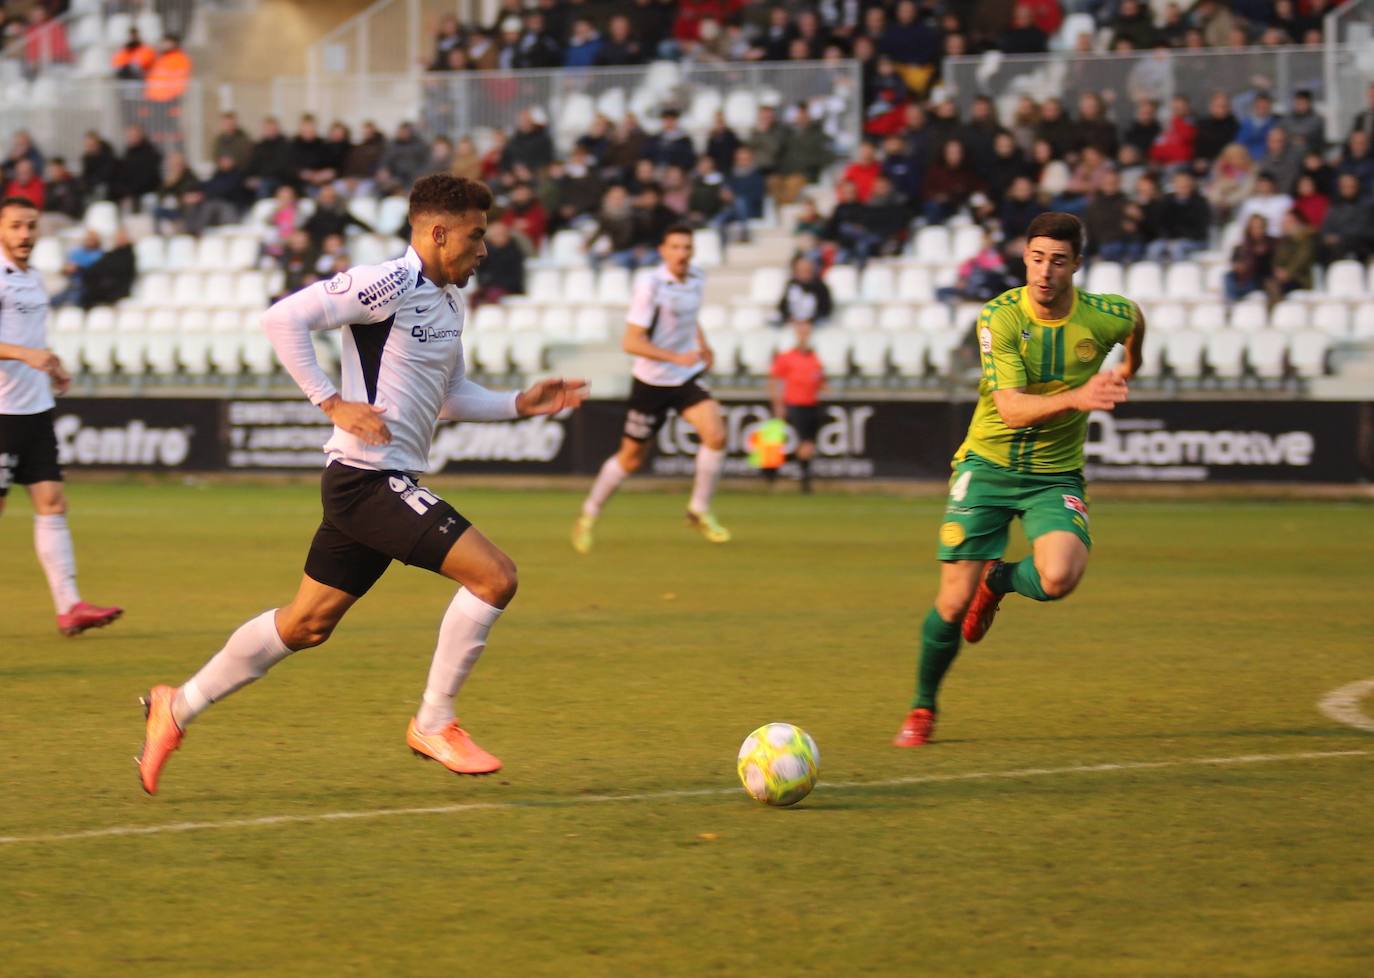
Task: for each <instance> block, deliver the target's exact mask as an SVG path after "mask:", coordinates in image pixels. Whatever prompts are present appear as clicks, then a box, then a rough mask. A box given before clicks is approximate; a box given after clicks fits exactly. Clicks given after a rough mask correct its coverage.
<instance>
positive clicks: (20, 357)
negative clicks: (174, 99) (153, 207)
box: [0, 197, 124, 635]
mask: <svg viewBox="0 0 1374 978" xmlns="http://www.w3.org/2000/svg"><path fill="white" fill-rule="evenodd" d="M37 239H38V209H37V208H35V207H34V206H33V203H32V202H31V201H29V200H28V199H27V198H25V197H6V198H4V199H3V200H0V513H2V512H4V509H5V496H6V495H7V494H8V493H9V489H10V485H11V484H12V483H16V484H18V485H21V486H26V487H27V488H28V490H29V499H30V501H31V502H32V503H33V513H34V516H33V548H34V550H36V551H37V552H38V562H39V563H40V564H42V565H43V573H44V574H45V575H46V576H47V578H48V589H49V590H50V591H52V600H53V605H54V606H55V607H56V608H57V630H58V631H60V632H61V633H62V634H63V635H79V634H80V633H81V632H84V631H85V630H86V629H88V628H102V627H104V626H105V625H108V624H109V623H110V622H112V621H114V620H115V619H116V618H118V617H119V616H120V615H122V614H123V613H124V611H123V609H122V608H101V607H97V606H95V605H92V604H87V603H86V602H85V601H82V600H81V594H80V592H79V591H77V588H76V556H75V554H74V553H73V551H72V535H71V531H70V530H68V529H67V496H66V493H64V492H63V491H62V466H61V465H60V464H59V463H58V458H57V436H56V434H55V433H54V431H53V410H54V408H55V407H56V402H55V401H54V400H53V391H54V390H55V391H56V392H57V393H58V394H65V393H66V392H67V387H68V386H69V385H70V384H71V377H70V376H68V374H67V371H66V369H65V368H64V367H63V366H62V361H61V359H59V358H58V356H57V354H56V353H53V352H52V350H49V349H48V348H47V346H48V293H47V292H46V291H45V290H44V288H43V280H42V279H41V278H40V277H39V275H38V273H37V272H35V271H33V269H31V268H29V256H30V255H32V254H33V246H34V243H35V241H37Z"/></svg>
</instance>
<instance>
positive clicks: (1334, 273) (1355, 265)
mask: <svg viewBox="0 0 1374 978" xmlns="http://www.w3.org/2000/svg"><path fill="white" fill-rule="evenodd" d="M1326 293H1327V294H1328V295H1330V296H1332V297H1333V298H1337V299H1363V298H1364V297H1365V295H1366V294H1367V291H1366V287H1365V272H1364V266H1363V265H1361V264H1360V263H1359V262H1357V261H1351V260H1350V259H1343V260H1341V261H1333V262H1332V263H1331V264H1330V265H1329V266H1327V269H1326Z"/></svg>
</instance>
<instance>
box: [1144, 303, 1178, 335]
mask: <svg viewBox="0 0 1374 978" xmlns="http://www.w3.org/2000/svg"><path fill="white" fill-rule="evenodd" d="M1145 325H1146V328H1147V329H1149V330H1150V331H1151V332H1154V331H1156V330H1158V331H1159V332H1162V333H1168V332H1172V331H1173V330H1176V329H1186V328H1187V327H1188V310H1187V309H1186V308H1184V307H1183V306H1181V305H1178V304H1177V303H1173V302H1165V303H1161V304H1159V305H1157V306H1152V307H1150V309H1149V310H1147V311H1146V313H1145Z"/></svg>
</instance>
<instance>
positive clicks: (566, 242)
mask: <svg viewBox="0 0 1374 978" xmlns="http://www.w3.org/2000/svg"><path fill="white" fill-rule="evenodd" d="M548 253H549V260H550V262H551V263H552V264H553V265H555V266H556V267H558V268H575V267H577V266H580V265H585V264H586V263H587V256H586V254H585V253H584V251H583V250H582V233H581V232H580V231H574V230H573V229H572V228H564V229H563V230H562V231H556V232H554V235H553V237H552V238H550V239H549V244H548Z"/></svg>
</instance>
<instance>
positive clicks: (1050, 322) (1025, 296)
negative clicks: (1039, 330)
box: [1021, 286, 1078, 326]
mask: <svg viewBox="0 0 1374 978" xmlns="http://www.w3.org/2000/svg"><path fill="white" fill-rule="evenodd" d="M1021 311H1022V312H1024V313H1025V314H1026V315H1027V316H1028V317H1030V320H1031V322H1033V323H1035V324H1037V325H1039V326H1063V325H1064V324H1065V323H1066V322H1068V321H1069V320H1070V319H1072V318H1073V314H1074V313H1075V312H1077V311H1078V288H1077V286H1075V287H1074V290H1073V302H1071V303H1070V304H1069V311H1068V312H1066V313H1064V315H1063V317H1062V318H1060V319H1041V318H1040V317H1039V316H1037V315H1036V314H1035V307H1034V306H1032V305H1031V301H1030V293H1029V291H1028V290H1027V289H1024V288H1023V289H1022V290H1021Z"/></svg>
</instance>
